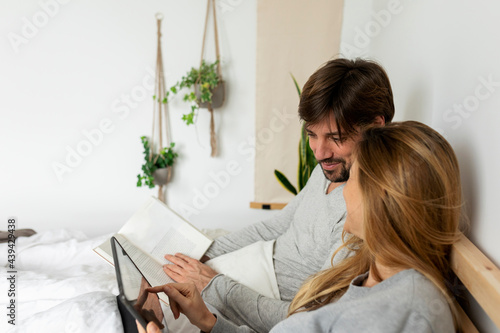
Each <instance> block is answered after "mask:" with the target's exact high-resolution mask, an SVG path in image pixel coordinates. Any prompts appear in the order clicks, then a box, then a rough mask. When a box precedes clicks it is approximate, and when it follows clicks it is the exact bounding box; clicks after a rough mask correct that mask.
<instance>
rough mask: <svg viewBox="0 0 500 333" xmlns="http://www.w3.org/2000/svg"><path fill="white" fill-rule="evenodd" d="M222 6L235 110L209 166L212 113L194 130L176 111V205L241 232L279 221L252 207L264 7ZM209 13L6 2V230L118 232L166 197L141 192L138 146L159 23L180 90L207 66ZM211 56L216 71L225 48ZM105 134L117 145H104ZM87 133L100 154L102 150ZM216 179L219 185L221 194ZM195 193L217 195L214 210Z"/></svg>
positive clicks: (188, 6)
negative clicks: (152, 200) (60, 168)
mask: <svg viewBox="0 0 500 333" xmlns="http://www.w3.org/2000/svg"><path fill="white" fill-rule="evenodd" d="M218 3H219V8H218V9H219V34H220V44H221V53H222V63H223V76H224V78H225V80H226V81H227V86H228V97H227V104H226V105H225V107H224V108H222V109H220V110H218V111H216V130H217V132H218V139H219V143H220V145H219V149H220V152H221V154H220V157H217V158H210V157H209V155H210V146H209V138H208V135H209V132H208V128H209V118H208V112H207V111H205V110H202V111H201V113H200V117H199V119H198V124H197V126H196V127H186V126H185V125H184V124H183V123H182V121H181V120H180V117H181V114H182V113H183V112H186V111H187V109H188V106H187V105H186V104H184V103H182V102H180V101H179V100H180V98H179V99H178V100H175V101H173V102H172V103H171V105H170V113H171V121H172V130H173V135H172V137H173V140H174V141H175V142H176V144H177V146H176V147H177V148H178V150H179V155H180V157H179V159H178V162H177V164H176V165H175V169H174V177H173V180H172V183H171V184H170V185H169V186H168V193H167V198H168V202H169V204H170V205H171V207H172V208H174V209H175V210H178V211H180V212H181V213H183V214H184V215H185V216H188V218H189V219H190V220H191V221H192V222H193V224H195V225H196V226H198V227H199V228H219V227H220V228H225V229H228V230H236V229H239V228H242V227H244V226H246V225H248V224H250V223H252V222H255V221H257V220H260V219H261V218H264V217H267V216H268V215H269V214H272V213H271V212H266V211H259V210H251V209H250V208H248V205H249V202H250V201H252V200H253V160H252V154H251V151H250V149H249V147H250V146H251V145H252V144H253V136H254V132H255V129H254V116H255V112H254V106H255V102H254V99H255V38H256V37H255V36H256V1H255V0H246V1H237V0H220V1H218ZM205 9H206V1H205V0H185V1H159V0H147V1H131V0H127V1H117V0H112V1H104V2H103V1H96V0H90V1H83V0H72V1H68V0H65V1H63V0H60V1H59V2H56V1H55V0H40V1H38V0H29V1H15V0H2V1H0V35H1V36H2V38H1V39H0V50H1V51H0V52H1V61H0V73H1V75H0V96H1V98H0V115H1V120H0V156H1V157H2V162H1V163H0V188H1V190H0V202H1V204H0V208H1V209H0V211H1V218H2V219H3V221H4V222H0V230H5V229H6V227H7V221H6V220H7V217H8V216H15V217H17V218H18V228H33V229H35V230H37V231H42V230H46V229H51V228H60V227H64V228H73V229H80V230H83V231H84V232H86V233H87V234H88V235H89V236H94V235H98V234H103V233H108V232H113V231H115V230H117V229H118V228H119V227H120V226H121V225H122V224H123V223H124V222H125V221H126V219H127V218H128V217H129V216H130V215H131V214H132V213H133V212H134V211H135V210H136V209H138V208H139V207H140V206H141V205H142V204H143V202H144V201H145V200H146V199H147V198H148V197H149V196H150V195H157V190H156V189H155V190H149V189H147V188H137V187H136V185H135V184H136V176H137V174H138V173H139V171H140V167H141V164H142V160H143V157H142V147H141V143H140V139H139V138H140V136H142V135H151V122H152V108H153V106H152V98H151V96H152V95H153V92H152V90H151V84H152V76H151V73H150V72H151V71H154V69H155V60H156V21H155V13H156V12H162V13H163V15H164V17H165V19H164V20H163V31H162V32H163V53H164V59H163V60H164V66H165V75H166V80H167V84H168V85H172V84H173V83H175V81H177V80H178V79H180V77H181V76H182V74H184V73H185V72H186V71H187V70H188V69H189V68H190V67H191V66H197V65H198V64H199V60H200V51H201V39H202V33H203V24H204V18H205ZM31 25H33V26H31ZM30 26H31V28H30ZM210 27H211V26H210ZM209 36H213V34H212V28H210V33H209ZM212 40H213V39H211V41H212ZM206 54H207V55H208V56H209V59H212V60H213V59H214V47H213V42H210V43H209V44H208V49H207V52H206ZM127 103H129V104H127ZM96 129H100V130H106V131H107V133H104V134H102V138H101V137H100V135H99V134H98V133H97V132H96ZM85 131H87V133H93V134H92V135H93V139H94V141H95V142H96V144H92V145H91V146H90V148H89V147H88V146H86V145H87V143H88V142H89V139H88V138H87V137H86V135H85V134H84V132H85ZM85 141H87V143H85ZM78 147H80V150H81V151H82V149H83V151H84V152H85V148H87V150H88V155H87V156H84V157H82V159H81V161H79V162H78V161H77V160H75V159H74V157H73V158H72V159H71V158H70V163H71V162H73V166H74V167H72V166H70V167H69V169H71V172H64V173H62V174H61V175H60V177H59V178H60V179H59V178H58V176H57V175H56V172H55V171H54V169H53V164H54V163H60V164H63V165H66V166H67V165H68V162H67V161H66V159H67V158H68V149H72V150H78ZM238 147H240V149H239V150H238ZM228 167H230V168H231V167H232V168H233V169H235V170H236V171H233V175H231V176H228V177H227V180H226V178H224V177H223V176H222V175H221V172H226V171H224V170H226V169H227V168H228ZM210 172H212V173H215V174H219V175H220V177H221V178H220V179H221V180H220V181H219V184H217V182H216V181H214V180H213V178H212V177H211V176H210ZM196 191H200V192H202V193H203V192H204V191H208V196H209V198H207V200H203V199H202V198H201V197H200V195H198V196H197V195H196V193H198V192H196ZM193 200H194V202H193ZM186 207H191V208H193V209H191V210H189V209H187V208H186Z"/></svg>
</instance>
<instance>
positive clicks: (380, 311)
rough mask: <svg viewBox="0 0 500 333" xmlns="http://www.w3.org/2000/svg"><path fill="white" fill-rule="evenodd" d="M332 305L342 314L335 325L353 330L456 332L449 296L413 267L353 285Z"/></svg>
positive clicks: (335, 311) (331, 306) (335, 310)
mask: <svg viewBox="0 0 500 333" xmlns="http://www.w3.org/2000/svg"><path fill="white" fill-rule="evenodd" d="M328 307H330V309H329V310H330V311H332V312H333V313H336V314H337V316H338V318H337V319H336V320H335V322H333V323H332V325H334V326H337V327H338V326H339V325H340V326H343V327H344V328H346V327H347V328H348V329H350V330H362V329H363V328H366V329H368V328H370V330H371V331H372V332H427V331H434V332H454V326H453V319H452V315H451V310H450V308H449V306H448V303H447V301H446V298H445V297H444V295H443V294H442V293H441V292H440V290H439V289H438V288H437V287H436V286H435V285H434V284H433V283H432V282H431V281H430V280H429V279H427V278H426V277H425V276H423V275H422V274H420V273H419V272H417V271H415V270H413V269H409V270H404V271H401V272H399V273H397V274H395V275H394V276H392V277H391V278H389V279H387V280H384V281H382V282H381V283H379V284H377V285H376V286H374V287H372V288H365V287H360V286H356V285H351V286H350V288H349V290H348V291H347V293H346V294H345V295H344V296H343V297H342V298H340V299H339V300H338V301H337V302H336V303H332V304H330V305H328ZM325 310H326V309H325ZM339 311H340V312H339ZM332 327H333V326H332ZM332 331H335V330H332Z"/></svg>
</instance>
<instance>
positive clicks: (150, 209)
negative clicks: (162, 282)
mask: <svg viewBox="0 0 500 333" xmlns="http://www.w3.org/2000/svg"><path fill="white" fill-rule="evenodd" d="M118 234H121V235H123V236H125V237H126V238H127V239H128V240H129V241H130V242H132V243H134V245H135V246H137V247H138V248H140V249H141V250H142V251H144V252H145V253H147V254H150V255H151V256H152V257H153V258H154V259H155V260H156V261H157V263H158V264H161V265H163V264H166V263H168V261H167V260H166V259H165V258H164V256H165V254H175V253H178V252H180V253H183V254H185V255H188V256H190V257H192V258H194V259H200V258H201V257H202V256H203V254H204V253H205V251H206V250H207V249H208V247H209V246H210V244H211V243H212V240H211V239H209V238H208V237H207V236H205V235H204V234H203V233H202V232H200V231H199V230H198V229H196V228H195V227H194V226H192V225H191V224H190V223H189V222H187V221H186V220H184V219H183V218H182V217H180V216H179V215H177V214H176V213H175V212H174V211H172V210H170V209H169V208H168V207H167V206H166V205H165V204H163V203H162V202H160V201H159V200H157V199H155V198H151V200H150V201H148V203H147V204H146V205H145V206H144V207H143V208H142V209H140V210H139V211H138V212H137V213H136V214H134V216H132V218H130V220H129V221H128V222H127V223H126V224H125V225H124V226H123V227H122V228H121V229H120V230H119V231H118Z"/></svg>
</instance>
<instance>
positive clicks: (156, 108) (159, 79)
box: [149, 13, 172, 202]
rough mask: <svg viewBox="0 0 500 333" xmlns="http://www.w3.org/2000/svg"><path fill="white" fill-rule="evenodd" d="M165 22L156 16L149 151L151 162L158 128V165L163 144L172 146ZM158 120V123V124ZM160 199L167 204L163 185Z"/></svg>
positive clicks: (169, 169)
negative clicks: (164, 51)
mask: <svg viewBox="0 0 500 333" xmlns="http://www.w3.org/2000/svg"><path fill="white" fill-rule="evenodd" d="M162 20H163V15H162V14H161V13H157V14H156V24H157V27H158V32H157V37H158V44H157V52H156V73H155V101H154V103H153V129H152V135H151V140H150V147H149V148H150V150H149V160H150V161H151V160H152V159H153V151H154V148H155V144H154V143H155V130H156V128H157V127H158V143H157V147H158V154H157V155H156V158H155V160H154V161H153V162H154V163H156V161H157V160H158V158H159V157H160V153H161V151H162V150H163V147H164V146H163V142H164V141H165V143H166V147H169V146H170V139H171V138H170V130H169V129H170V123H169V115H168V108H167V104H166V103H164V102H163V101H164V100H165V97H166V96H165V91H166V89H165V75H164V71H163V54H162V50H161V21H162ZM156 119H158V122H156ZM163 123H165V127H163ZM164 130H165V140H164V138H163V132H164ZM167 172H168V175H167V182H168V181H169V180H170V176H171V174H172V172H171V167H168V170H167ZM158 187H159V188H158V199H159V200H161V201H163V202H165V195H164V192H165V191H164V190H163V184H159V185H158Z"/></svg>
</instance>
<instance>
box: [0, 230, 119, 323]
mask: <svg viewBox="0 0 500 333" xmlns="http://www.w3.org/2000/svg"><path fill="white" fill-rule="evenodd" d="M110 236H111V235H103V236H101V237H96V238H93V239H88V238H87V237H86V236H85V235H84V234H83V233H81V232H79V231H73V230H53V231H47V232H42V233H38V234H36V235H33V236H31V237H20V238H18V239H17V241H16V261H15V266H16V267H15V269H16V270H17V281H16V282H17V285H16V296H17V299H16V304H15V305H16V318H15V323H16V325H15V326H13V325H11V324H9V323H8V320H9V317H7V311H8V309H7V306H8V305H9V300H10V298H8V295H7V292H8V289H9V287H10V283H9V281H8V280H7V278H6V276H7V266H6V265H7V244H5V243H3V244H0V269H1V271H2V274H1V276H2V278H1V279H0V295H1V296H0V308H1V309H2V310H1V311H0V314H1V316H0V318H1V319H0V332H72V333H74V332H95V333H97V332H123V327H122V323H121V318H120V314H119V312H118V308H117V305H116V295H118V286H117V284H116V277H115V272H114V268H113V267H112V266H111V265H109V264H108V263H106V262H105V261H104V260H103V259H101V258H100V257H99V256H98V255H96V254H95V253H94V252H93V251H92V249H93V248H95V247H96V246H98V245H100V244H101V243H102V242H104V241H105V240H106V239H107V238H109V237H110Z"/></svg>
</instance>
